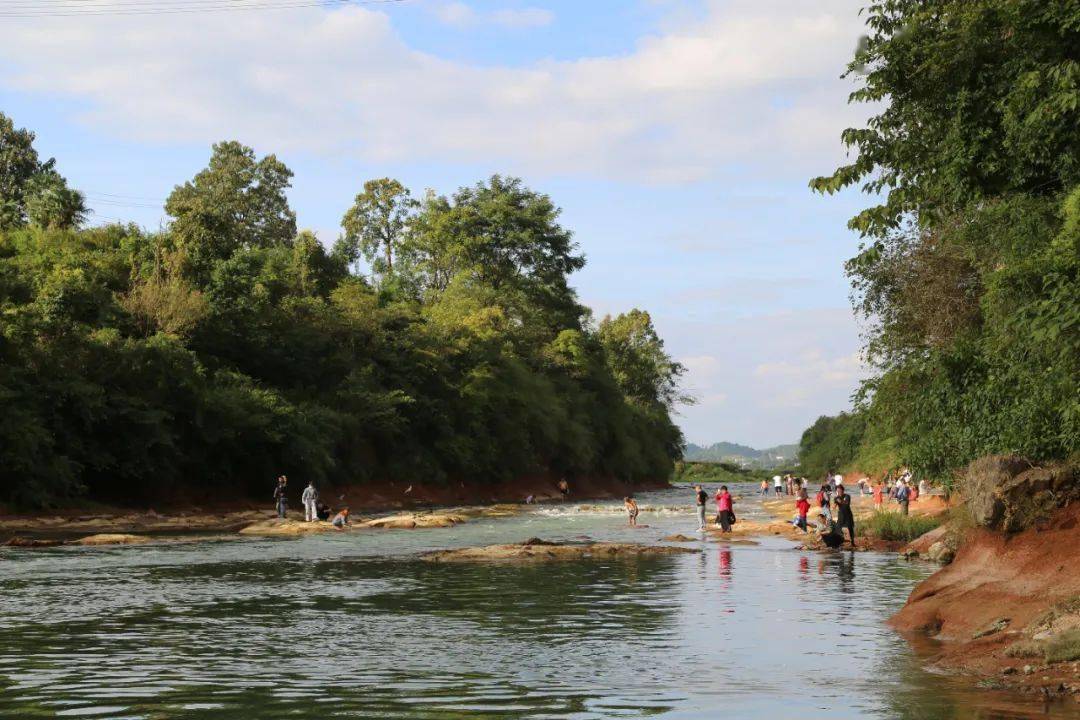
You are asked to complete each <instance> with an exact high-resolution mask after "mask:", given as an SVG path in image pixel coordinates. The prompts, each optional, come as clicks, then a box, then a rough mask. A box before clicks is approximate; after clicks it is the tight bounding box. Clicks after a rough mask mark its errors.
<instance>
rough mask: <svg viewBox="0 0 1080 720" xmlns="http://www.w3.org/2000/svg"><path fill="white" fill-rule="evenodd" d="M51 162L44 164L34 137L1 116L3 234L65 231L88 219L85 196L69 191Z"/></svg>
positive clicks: (0, 212)
mask: <svg viewBox="0 0 1080 720" xmlns="http://www.w3.org/2000/svg"><path fill="white" fill-rule="evenodd" d="M55 166H56V161H55V160H53V159H52V158H50V159H48V160H46V161H44V162H42V161H41V160H40V158H39V157H38V154H37V150H35V149H34V133H32V132H30V131H29V130H26V129H16V128H15V124H14V123H13V122H12V120H11V118H9V117H8V116H7V115H4V114H3V113H0V230H3V229H11V228H18V227H23V226H25V225H27V224H28V223H29V224H32V225H35V226H37V227H42V228H49V229H54V230H62V229H66V228H73V227H78V226H79V225H81V224H82V223H83V221H84V220H85V219H86V204H85V201H84V198H83V195H82V193H80V192H79V191H77V190H73V189H71V188H69V187H68V185H67V180H65V179H64V178H63V176H62V175H60V173H58V172H57V171H56V167H55Z"/></svg>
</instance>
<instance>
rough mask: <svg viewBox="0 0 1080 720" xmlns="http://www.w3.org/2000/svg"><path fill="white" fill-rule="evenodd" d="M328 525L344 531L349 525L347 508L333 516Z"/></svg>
mask: <svg viewBox="0 0 1080 720" xmlns="http://www.w3.org/2000/svg"><path fill="white" fill-rule="evenodd" d="M330 524H331V525H333V526H334V527H336V528H337V529H338V530H344V529H345V526H346V525H348V524H349V508H347V507H346V508H342V509H341V512H339V513H338V514H337V515H335V516H334V519H333V520H331V521H330Z"/></svg>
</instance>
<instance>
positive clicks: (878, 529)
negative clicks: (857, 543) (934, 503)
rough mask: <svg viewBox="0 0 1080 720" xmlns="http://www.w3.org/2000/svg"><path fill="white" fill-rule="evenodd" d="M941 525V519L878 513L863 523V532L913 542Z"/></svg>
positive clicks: (885, 512) (885, 538) (883, 537)
mask: <svg viewBox="0 0 1080 720" xmlns="http://www.w3.org/2000/svg"><path fill="white" fill-rule="evenodd" d="M940 524H941V518H939V517H929V516H927V515H902V514H900V513H898V512H889V511H881V512H876V513H874V514H873V515H871V516H870V517H869V518H867V519H866V520H864V521H863V523H862V527H863V531H864V532H865V533H866V534H867V535H871V536H874V537H878V538H881V539H882V540H894V541H903V542H911V541H912V540H914V539H915V538H917V537H919V536H920V535H925V534H926V533H928V532H930V531H931V530H933V529H934V528H936V527H937V526H938V525H940Z"/></svg>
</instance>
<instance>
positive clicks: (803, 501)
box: [795, 490, 810, 532]
mask: <svg viewBox="0 0 1080 720" xmlns="http://www.w3.org/2000/svg"><path fill="white" fill-rule="evenodd" d="M795 509H796V510H798V511H799V520H798V522H796V523H795V524H796V525H798V526H799V527H801V528H802V531H803V532H807V530H806V515H807V513H809V512H810V501H809V500H807V498H806V491H805V490H802V491H801V492H799V499H798V500H796V501H795Z"/></svg>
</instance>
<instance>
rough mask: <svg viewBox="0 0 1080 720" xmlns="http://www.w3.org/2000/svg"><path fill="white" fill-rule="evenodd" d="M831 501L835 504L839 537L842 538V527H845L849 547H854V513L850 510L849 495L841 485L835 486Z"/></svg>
mask: <svg viewBox="0 0 1080 720" xmlns="http://www.w3.org/2000/svg"><path fill="white" fill-rule="evenodd" d="M833 502H834V503H835V504H836V525H837V528H838V532H840V537H841V538H843V536H844V533H843V529H844V528H847V531H848V536H849V537H850V538H851V547H855V515H854V514H853V513H852V512H851V496H850V495H848V494H847V493H846V492H845V491H844V486H843V485H837V486H836V495H835V497H833Z"/></svg>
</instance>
